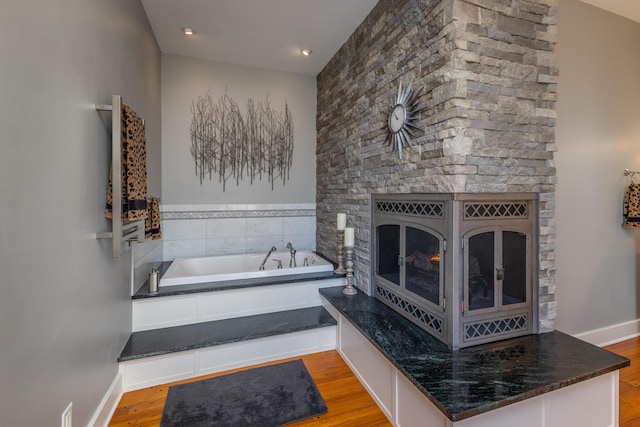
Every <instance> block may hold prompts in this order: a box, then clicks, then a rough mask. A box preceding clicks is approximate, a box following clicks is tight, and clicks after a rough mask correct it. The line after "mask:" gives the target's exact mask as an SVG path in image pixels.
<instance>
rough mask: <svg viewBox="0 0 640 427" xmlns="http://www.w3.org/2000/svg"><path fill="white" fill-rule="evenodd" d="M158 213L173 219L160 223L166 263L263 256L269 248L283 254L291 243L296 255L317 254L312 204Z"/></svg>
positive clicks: (174, 209) (205, 207)
mask: <svg viewBox="0 0 640 427" xmlns="http://www.w3.org/2000/svg"><path fill="white" fill-rule="evenodd" d="M162 211H163V212H167V213H171V214H172V216H171V217H170V219H163V221H162V227H163V259H164V260H165V261H170V260H173V259H175V258H181V257H190V256H214V255H226V254H238V253H263V252H264V253H266V251H268V250H269V248H271V246H276V248H277V249H278V251H279V252H282V251H284V245H285V244H286V243H287V242H289V241H290V242H291V243H293V245H294V246H295V248H296V249H299V250H302V249H309V250H315V249H316V241H315V236H316V217H315V204H314V203H296V204H294V203H282V204H263V205H242V204H238V205H222V204H220V205H167V206H164V208H163V209H162ZM207 212H208V213H209V214H207ZM225 212H226V213H225ZM173 213H178V215H177V216H176V215H175V214H173ZM181 213H184V215H183V214H181ZM194 213H198V215H192V214H194ZM203 214H204V215H203ZM190 215H191V218H189V216H190ZM273 215H277V216H273ZM289 215H297V216H289ZM193 216H197V217H199V218H198V219H193V218H192V217H193ZM229 216H231V217H229Z"/></svg>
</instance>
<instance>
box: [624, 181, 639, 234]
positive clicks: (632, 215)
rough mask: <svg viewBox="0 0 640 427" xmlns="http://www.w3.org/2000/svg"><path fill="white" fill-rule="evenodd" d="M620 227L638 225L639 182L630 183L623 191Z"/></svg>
mask: <svg viewBox="0 0 640 427" xmlns="http://www.w3.org/2000/svg"><path fill="white" fill-rule="evenodd" d="M622 227H623V228H638V227H640V184H636V183H633V182H632V183H631V184H629V186H628V187H627V189H626V191H625V192H624V200H623V202H622Z"/></svg>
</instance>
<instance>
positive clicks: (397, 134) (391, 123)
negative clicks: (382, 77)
mask: <svg viewBox="0 0 640 427" xmlns="http://www.w3.org/2000/svg"><path fill="white" fill-rule="evenodd" d="M420 92H422V88H421V89H420V90H414V89H413V79H411V81H410V82H409V85H408V86H407V87H406V88H404V90H403V89H402V82H400V83H399V84H398V94H397V95H396V97H395V99H394V98H393V97H392V98H391V109H390V110H389V119H388V122H387V138H386V142H387V144H389V145H391V146H392V147H393V149H394V150H398V156H399V157H400V158H401V159H402V149H403V148H405V147H407V146H408V147H411V146H412V143H411V138H413V137H415V134H414V130H417V129H420V127H419V126H418V125H417V124H416V121H417V118H416V110H417V107H418V102H417V101H418V97H419V96H420Z"/></svg>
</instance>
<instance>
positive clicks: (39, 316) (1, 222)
mask: <svg viewBox="0 0 640 427" xmlns="http://www.w3.org/2000/svg"><path fill="white" fill-rule="evenodd" d="M0 57H1V58H2V60H0V130H1V132H2V138H1V139H0V200H1V203H2V208H1V209H0V272H2V273H1V274H2V277H1V278H0V295H1V296H0V384H1V385H2V386H1V387H0V414H1V416H0V417H1V419H2V420H1V421H0V424H2V425H3V426H59V425H60V416H61V413H62V411H63V410H64V408H65V407H66V406H67V405H68V403H69V402H73V421H74V423H73V424H74V426H82V425H86V424H87V423H88V422H89V421H90V418H91V416H92V415H93V413H94V411H95V410H96V408H97V406H98V404H99V403H100V400H101V399H102V397H103V396H104V394H105V392H106V391H107V389H108V387H109V386H110V384H111V382H112V381H113V379H114V378H115V377H116V375H117V370H118V366H117V363H116V358H117V356H118V354H119V352H120V350H121V349H122V347H123V345H124V343H125V340H126V339H127V337H128V334H129V332H130V330H131V303H130V297H129V294H130V285H129V278H130V276H129V275H130V267H131V255H130V252H127V253H126V254H125V255H124V256H123V257H122V258H120V259H112V258H111V254H110V253H111V249H110V247H109V245H110V241H106V240H96V239H95V233H96V232H97V231H105V230H107V228H108V224H107V222H106V220H105V219H104V201H105V194H106V193H105V189H106V183H107V180H108V173H109V158H110V152H109V150H110V121H111V113H108V112H100V113H99V112H97V111H96V110H95V109H94V108H93V104H94V103H110V102H111V95H112V94H120V95H122V96H123V97H124V99H125V102H126V103H128V104H129V105H131V106H132V107H133V108H134V109H135V110H136V111H138V113H139V114H141V115H142V117H144V118H145V119H146V123H147V132H148V134H147V138H148V144H149V146H148V151H149V192H150V193H152V194H154V193H155V194H159V193H160V192H161V191H162V189H161V181H160V155H161V150H160V53H159V50H158V47H157V45H156V42H155V39H154V38H153V35H152V32H151V28H150V26H149V24H148V21H147V18H146V16H145V14H144V10H143V8H142V6H141V4H140V2H139V1H137V0H136V1H132V0H55V1H52V0H21V1H10V0H2V1H0Z"/></svg>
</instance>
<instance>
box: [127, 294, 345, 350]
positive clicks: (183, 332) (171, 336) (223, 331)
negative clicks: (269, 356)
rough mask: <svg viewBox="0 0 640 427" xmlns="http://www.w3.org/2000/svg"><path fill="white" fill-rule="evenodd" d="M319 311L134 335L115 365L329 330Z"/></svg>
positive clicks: (327, 316) (330, 320)
mask: <svg viewBox="0 0 640 427" xmlns="http://www.w3.org/2000/svg"><path fill="white" fill-rule="evenodd" d="M335 324H336V321H335V319H334V318H333V317H331V315H330V314H329V313H328V312H327V310H325V309H324V308H323V307H308V308H301V309H297V310H287V311H280V312H276V313H267V314H258V315H254V316H246V317H239V318H235V319H225V320H216V321H213V322H205V323H197V324H193V325H184V326H174V327H171V328H162V329H155V330H151V331H141V332H134V333H133V334H131V336H130V337H129V341H127V344H126V345H125V347H124V349H123V350H122V353H121V354H120V357H119V358H118V362H123V361H127V360H134V359H141V358H144V357H151V356H158V355H161V354H168V353H173V352H177V351H185V350H193V349H197V348H203V347H211V346H215V345H221V344H229V343H232V342H239V341H245V340H251V339H255V338H264V337H269V336H273V335H280V334H287V333H291V332H298V331H304V330H310V329H315V328H321V327H325V326H333V325H335Z"/></svg>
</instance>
